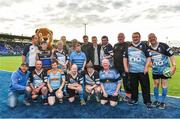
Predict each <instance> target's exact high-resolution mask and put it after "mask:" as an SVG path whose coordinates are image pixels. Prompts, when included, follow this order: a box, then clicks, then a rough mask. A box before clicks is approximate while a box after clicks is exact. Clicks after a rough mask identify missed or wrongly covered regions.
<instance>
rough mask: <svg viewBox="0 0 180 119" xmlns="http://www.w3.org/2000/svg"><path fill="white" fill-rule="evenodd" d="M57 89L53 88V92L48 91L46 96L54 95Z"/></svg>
mask: <svg viewBox="0 0 180 119" xmlns="http://www.w3.org/2000/svg"><path fill="white" fill-rule="evenodd" d="M58 89H59V88H58ZM58 89H53V92H48V96H56V91H57V90H58Z"/></svg>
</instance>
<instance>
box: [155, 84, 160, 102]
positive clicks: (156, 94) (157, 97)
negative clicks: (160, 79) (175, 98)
mask: <svg viewBox="0 0 180 119" xmlns="http://www.w3.org/2000/svg"><path fill="white" fill-rule="evenodd" d="M154 97H155V100H156V101H158V100H159V88H158V87H154Z"/></svg>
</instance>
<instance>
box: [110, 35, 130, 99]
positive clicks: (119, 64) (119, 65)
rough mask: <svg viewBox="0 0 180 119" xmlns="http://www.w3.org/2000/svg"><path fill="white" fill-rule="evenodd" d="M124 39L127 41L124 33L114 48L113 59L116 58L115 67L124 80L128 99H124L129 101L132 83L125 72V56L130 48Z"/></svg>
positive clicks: (119, 36)
mask: <svg viewBox="0 0 180 119" xmlns="http://www.w3.org/2000/svg"><path fill="white" fill-rule="evenodd" d="M124 39H125V36H124V33H119V34H118V43H116V44H115V45H114V48H113V53H114V56H113V58H114V67H115V69H116V70H117V71H118V72H119V73H120V74H121V76H122V78H123V85H124V90H125V93H126V97H125V98H124V101H128V100H129V99H130V98H131V92H130V81H129V79H128V75H127V73H125V71H124V65H123V54H124V52H125V51H126V49H127V48H128V43H126V42H125V41H124Z"/></svg>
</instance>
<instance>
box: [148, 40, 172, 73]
mask: <svg viewBox="0 0 180 119" xmlns="http://www.w3.org/2000/svg"><path fill="white" fill-rule="evenodd" d="M149 54H150V56H151V59H152V69H153V74H159V75H162V74H163V70H164V69H165V68H166V67H170V63H169V59H168V57H171V56H173V55H174V53H173V51H172V50H171V48H170V47H169V46H168V45H167V44H165V43H161V42H160V43H159V44H158V46H157V48H156V49H154V48H152V47H151V46H150V52H149Z"/></svg>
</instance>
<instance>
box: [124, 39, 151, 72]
mask: <svg viewBox="0 0 180 119" xmlns="http://www.w3.org/2000/svg"><path fill="white" fill-rule="evenodd" d="M124 57H125V58H128V64H129V72H130V73H143V72H144V68H145V65H146V59H147V57H149V52H148V46H147V45H146V44H145V43H142V42H141V43H140V44H139V45H138V46H137V47H135V46H134V45H133V44H131V45H130V46H129V47H128V50H127V51H126V52H125V53H124Z"/></svg>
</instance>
